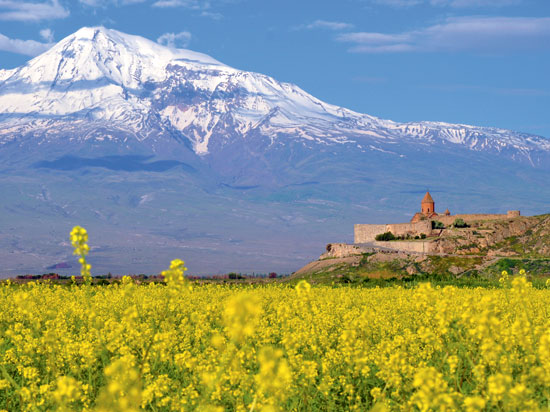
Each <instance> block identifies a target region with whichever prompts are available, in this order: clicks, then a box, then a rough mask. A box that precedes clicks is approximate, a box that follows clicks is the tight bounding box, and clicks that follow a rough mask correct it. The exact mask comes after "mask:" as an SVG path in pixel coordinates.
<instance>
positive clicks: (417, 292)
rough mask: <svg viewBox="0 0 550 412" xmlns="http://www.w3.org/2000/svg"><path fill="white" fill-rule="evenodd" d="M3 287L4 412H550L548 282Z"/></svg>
mask: <svg viewBox="0 0 550 412" xmlns="http://www.w3.org/2000/svg"><path fill="white" fill-rule="evenodd" d="M71 242H72V244H73V246H74V248H75V254H77V255H79V256H80V258H79V261H80V263H81V266H82V270H81V276H82V280H83V282H81V283H77V282H76V279H75V278H73V279H72V283H71V284H52V283H50V282H49V281H46V282H43V283H35V282H29V283H25V284H12V283H11V282H10V281H6V282H4V283H3V284H2V285H1V286H0V410H6V411H11V410H25V411H36V410H62V411H63V410H66V411H72V410H95V411H138V410H143V409H144V410H151V411H164V410H176V411H179V410H188V411H194V410H199V411H201V410H202V411H223V410H236V411H277V410H284V411H286V410H296V411H327V410H370V409H373V410H377V411H385V410H402V411H414V410H419V411H429V410H447V411H451V410H465V411H469V412H473V411H482V410H483V411H493V410H494V411H508V410H510V411H515V410H529V411H536V410H543V409H544V410H547V409H548V408H549V407H550V386H549V385H548V382H549V380H550V320H549V309H548V302H549V300H550V290H549V289H548V287H550V282H547V283H548V284H546V285H544V288H541V289H535V288H533V286H532V284H531V283H530V282H529V281H528V280H527V277H526V274H525V271H523V270H522V271H520V273H519V276H516V277H510V276H509V275H508V273H507V272H506V271H503V272H502V276H501V278H500V279H499V282H498V286H497V285H495V286H497V287H493V288H457V287H455V286H448V287H443V288H442V287H439V286H436V287H434V286H432V285H431V284H430V283H420V284H418V285H416V286H414V287H410V288H404V287H401V286H395V285H394V286H392V287H387V288H358V287H350V286H341V285H335V286H333V287H331V286H326V285H325V286H318V287H312V286H311V285H310V284H309V283H307V282H306V281H305V280H303V279H302V280H300V281H297V283H296V284H295V285H294V284H292V282H287V283H273V284H264V285H261V284H260V285H239V284H233V285H222V284H202V285H192V284H190V283H189V281H188V280H187V279H186V278H185V277H184V272H185V270H186V268H185V266H184V262H182V261H181V260H174V261H172V263H171V265H170V269H168V270H166V271H164V272H163V273H162V277H163V279H164V283H148V284H141V285H139V284H135V283H134V282H133V280H132V279H131V278H129V277H124V278H123V279H122V282H121V283H114V284H108V285H103V286H102V285H94V284H93V282H92V278H91V273H90V270H91V266H90V265H89V264H88V263H87V262H86V255H87V253H88V250H89V248H88V246H87V234H86V231H85V230H84V229H82V228H75V229H74V230H73V232H72V233H71Z"/></svg>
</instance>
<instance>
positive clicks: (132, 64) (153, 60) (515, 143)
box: [0, 27, 550, 166]
mask: <svg viewBox="0 0 550 412" xmlns="http://www.w3.org/2000/svg"><path fill="white" fill-rule="evenodd" d="M0 120H1V121H2V130H0V143H4V144H5V143H6V142H10V141H16V140H18V139H20V138H21V137H24V136H25V135H27V134H29V133H32V135H33V136H34V137H37V136H39V135H40V134H41V135H43V136H48V138H50V139H53V138H54V137H56V136H60V135H63V134H67V133H74V131H75V129H84V130H85V133H80V134H79V136H73V138H74V139H77V140H78V139H84V140H90V139H92V141H95V142H101V141H103V140H106V139H108V140H109V139H110V140H113V139H115V140H117V139H121V140H124V141H126V142H127V141H128V139H135V140H137V141H143V140H146V139H151V140H156V141H155V142H150V143H151V145H150V146H151V149H152V150H153V151H154V152H156V151H158V150H160V148H159V146H162V141H158V140H157V139H155V136H158V135H159V134H165V135H166V136H169V137H167V139H171V138H173V137H174V136H179V137H180V138H181V139H182V140H187V141H189V143H190V144H191V145H192V148H193V151H194V152H195V153H196V154H198V155H207V154H208V153H211V152H212V151H216V150H219V149H220V148H221V147H223V146H224V145H226V144H227V142H228V141H234V140H235V139H247V138H250V136H253V135H258V134H259V135H262V136H264V137H266V138H268V139H269V145H278V144H283V145H284V144H287V143H288V139H292V141H293V143H297V142H298V143H301V144H303V145H307V146H311V145H315V144H320V145H348V146H349V148H348V150H360V151H366V150H371V151H372V150H374V151H376V150H378V151H385V152H394V153H395V154H397V155H402V153H400V151H399V150H393V149H389V148H388V145H389V147H390V148H395V147H396V144H414V145H418V144H427V145H434V144H435V145H437V144H441V143H450V144H456V145H460V146H464V147H467V148H469V149H472V150H478V151H485V152H489V151H493V152H508V155H509V156H510V157H512V158H516V159H518V160H519V159H524V160H528V161H529V162H530V163H531V164H532V165H534V166H538V165H539V164H540V162H541V156H542V158H543V159H547V157H546V156H545V154H546V153H548V152H550V141H548V140H546V139H543V138H540V137H537V136H532V135H527V134H522V133H516V132H511V131H508V130H502V129H493V128H481V127H474V126H466V125H452V124H445V123H434V122H418V123H404V124H400V123H396V122H392V121H389V120H382V119H378V118H376V117H373V116H369V115H365V114H360V113H356V112H353V111H351V110H347V109H345V108H341V107H337V106H334V105H330V104H327V103H324V102H322V101H320V100H318V99H316V98H315V97H313V96H311V95H309V94H308V93H306V92H305V91H303V90H302V89H300V88H299V87H297V86H295V85H293V84H289V83H282V82H278V81H276V80H275V79H273V78H271V77H268V76H265V75H262V74H258V73H251V72H246V71H242V70H237V69H234V68H232V67H229V66H226V65H224V64H222V63H220V62H218V61H217V60H215V59H213V58H211V57H209V56H206V55H204V54H201V53H196V52H192V51H189V50H179V49H171V48H167V47H164V46H161V45H159V44H156V43H154V42H151V41H149V40H147V39H144V38H141V37H138V36H132V35H128V34H124V33H121V32H118V31H116V30H110V29H105V28H103V27H95V28H83V29H80V30H79V31H77V32H76V33H74V34H72V35H70V36H68V37H67V38H65V39H63V40H61V41H60V42H59V43H58V44H56V45H55V46H54V47H52V48H51V49H50V50H49V51H47V52H45V53H44V54H42V55H40V56H38V57H36V58H34V59H33V60H31V61H30V62H29V63H28V64H26V65H25V66H23V67H20V68H17V69H14V70H8V71H6V70H2V71H0ZM90 122H91V123H90ZM84 123H85V124H84ZM90 125H91V126H92V127H91V128H90V127H89V126H90ZM98 128H100V129H101V130H102V132H101V133H96V132H95V130H97V129H98Z"/></svg>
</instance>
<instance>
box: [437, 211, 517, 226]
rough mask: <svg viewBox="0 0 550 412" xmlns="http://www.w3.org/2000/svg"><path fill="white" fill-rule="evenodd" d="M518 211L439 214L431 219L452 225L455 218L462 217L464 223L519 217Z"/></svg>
mask: <svg viewBox="0 0 550 412" xmlns="http://www.w3.org/2000/svg"><path fill="white" fill-rule="evenodd" d="M519 216H520V213H519V211H518V210H510V211H509V212H508V213H506V214H467V215H450V216H444V215H439V216H436V217H434V218H433V220H438V221H440V222H441V223H443V224H444V225H445V226H449V225H452V224H453V222H454V221H455V219H458V218H460V219H462V220H464V221H465V222H466V223H470V222H474V221H476V220H506V219H513V218H515V217H519Z"/></svg>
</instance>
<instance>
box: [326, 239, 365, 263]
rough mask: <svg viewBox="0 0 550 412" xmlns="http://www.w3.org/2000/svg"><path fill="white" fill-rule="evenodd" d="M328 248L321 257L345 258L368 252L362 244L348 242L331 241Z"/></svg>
mask: <svg viewBox="0 0 550 412" xmlns="http://www.w3.org/2000/svg"><path fill="white" fill-rule="evenodd" d="M326 250H327V251H326V252H325V253H323V254H322V255H321V256H320V257H319V259H327V258H344V257H348V256H355V255H360V254H361V253H365V252H367V250H365V248H362V247H361V246H357V245H348V244H347V243H329V244H328V245H327V249H326Z"/></svg>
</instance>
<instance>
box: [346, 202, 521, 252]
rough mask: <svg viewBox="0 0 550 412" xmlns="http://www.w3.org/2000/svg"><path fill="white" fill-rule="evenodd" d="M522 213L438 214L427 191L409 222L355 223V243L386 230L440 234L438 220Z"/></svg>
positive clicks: (496, 217)
mask: <svg viewBox="0 0 550 412" xmlns="http://www.w3.org/2000/svg"><path fill="white" fill-rule="evenodd" d="M520 216H521V213H520V211H519V210H508V211H507V212H506V214H487V213H476V214H458V215H451V212H449V209H446V210H445V212H444V213H442V214H438V213H437V212H436V211H435V202H434V200H433V198H432V196H431V195H430V192H426V194H425V195H424V197H423V198H422V200H421V202H420V212H416V213H415V214H414V216H413V217H412V219H411V220H410V222H409V223H387V224H374V225H373V224H356V225H354V243H355V244H361V243H370V242H374V241H375V240H376V236H377V235H379V234H382V233H385V232H391V233H392V234H393V235H394V236H401V237H402V238H405V239H411V238H414V237H415V236H422V235H426V236H440V234H441V229H440V230H438V231H434V230H433V221H438V222H439V223H441V224H443V225H444V226H447V227H448V226H451V225H452V224H453V222H454V221H455V220H456V219H458V218H460V219H462V220H464V221H465V222H466V223H470V222H474V221H480V220H504V219H515V218H519V217H520ZM391 245H393V246H392V247H393V248H397V249H398V248H399V247H402V248H403V247H404V246H399V242H395V243H392V244H391ZM388 247H389V246H388Z"/></svg>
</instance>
